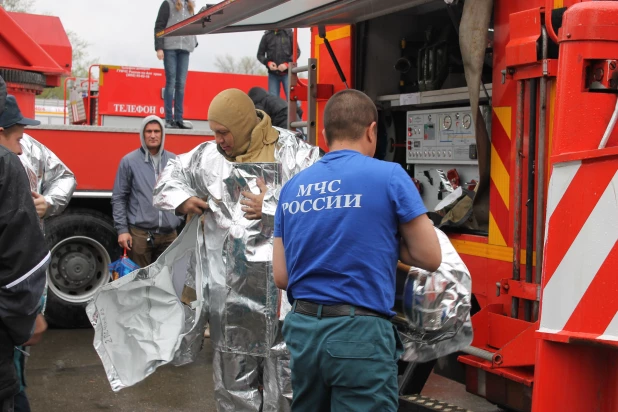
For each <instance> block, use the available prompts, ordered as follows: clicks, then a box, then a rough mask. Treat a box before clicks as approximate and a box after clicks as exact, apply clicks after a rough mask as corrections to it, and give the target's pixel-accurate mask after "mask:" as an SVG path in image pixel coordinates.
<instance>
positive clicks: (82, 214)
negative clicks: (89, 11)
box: [0, 7, 268, 327]
mask: <svg viewBox="0 0 618 412" xmlns="http://www.w3.org/2000/svg"><path fill="white" fill-rule="evenodd" d="M0 56H2V58H1V59H0V76H2V77H3V78H4V80H5V81H6V82H7V85H8V89H9V93H11V94H13V95H15V96H16V98H17V100H18V103H19V106H20V108H21V110H22V112H23V114H24V116H27V117H32V118H33V117H34V116H35V98H36V96H37V95H38V94H40V93H41V91H42V90H43V88H44V87H58V86H64V87H65V94H66V109H63V110H64V113H60V115H63V116H64V121H63V123H64V124H63V125H57V124H54V125H42V126H40V127H36V128H30V129H28V131H27V133H29V134H30V135H32V136H33V137H34V138H35V139H37V140H39V141H40V142H42V143H43V144H45V145H46V146H47V147H49V148H50V149H51V150H52V151H53V152H54V153H55V154H56V155H57V156H58V157H59V158H60V159H62V161H63V162H64V163H66V165H67V166H68V167H69V168H70V169H71V170H72V171H73V172H74V173H75V176H76V179H77V183H78V185H77V190H76V192H75V194H74V196H73V199H72V201H71V203H70V204H69V207H68V208H67V210H66V211H65V212H64V213H63V214H62V215H60V216H58V217H54V218H51V219H48V220H47V221H46V237H47V239H48V242H49V246H50V248H51V250H52V254H53V255H55V257H57V258H59V259H60V262H64V263H65V264H62V265H52V267H50V270H49V273H48V280H49V282H48V283H49V293H48V305H47V309H46V316H47V318H48V320H49V321H50V323H52V324H54V325H56V326H60V327H85V326H89V322H88V319H87V317H86V315H85V311H84V307H85V305H86V303H87V302H88V300H89V299H90V298H91V297H92V296H93V295H94V293H95V292H96V291H97V290H98V288H99V287H101V286H102V285H103V284H105V283H106V282H108V281H109V276H108V270H107V265H108V264H109V263H110V262H111V261H113V260H115V259H116V258H117V257H118V256H119V253H120V250H119V249H118V243H117V235H116V232H115V230H114V226H113V221H112V219H111V205H110V197H111V190H112V187H113V183H114V178H115V174H116V170H117V167H118V164H119V163H120V159H121V158H122V157H123V156H124V155H125V154H127V153H129V152H130V151H132V150H135V148H136V147H138V145H139V137H138V136H139V135H138V131H139V130H138V127H139V125H140V124H141V121H142V119H143V118H144V117H145V116H147V115H151V114H156V115H159V116H162V114H163V92H162V91H163V88H164V85H165V76H164V72H163V69H151V68H138V67H123V66H113V65H103V64H101V65H96V66H94V67H92V68H91V70H90V72H91V74H92V76H91V77H90V78H89V79H81V80H80V81H74V80H75V79H72V78H70V77H67V76H70V73H71V44H70V43H69V40H68V38H67V36H66V33H65V30H64V28H63V27H62V23H61V22H60V20H59V19H58V18H57V17H52V16H39V15H32V14H24V13H10V12H6V11H5V10H4V9H3V8H2V7H0ZM71 84H73V85H74V86H73V87H71ZM67 85H68V86H69V87H67ZM254 86H259V87H263V88H267V87H268V86H267V78H266V77H265V76H251V75H239V74H226V73H207V72H193V71H191V72H189V74H188V77H187V87H186V92H185V105H184V109H185V118H186V119H187V120H188V121H191V122H192V123H193V126H194V129H193V130H190V131H188V130H171V131H170V130H168V131H167V138H166V149H167V150H170V151H172V152H174V153H185V152H188V151H190V150H191V149H193V148H194V147H195V146H197V145H198V144H199V143H201V142H203V141H205V140H209V139H212V138H213V137H212V133H211V131H210V129H209V128H208V122H207V119H206V114H207V113H208V105H209V103H210V101H211V100H212V98H213V97H214V96H215V95H216V94H217V93H219V92H220V91H221V90H224V89H227V88H231V87H235V88H239V89H242V90H245V91H248V90H249V89H250V88H252V87H254ZM53 260H56V259H55V258H54V259H53Z"/></svg>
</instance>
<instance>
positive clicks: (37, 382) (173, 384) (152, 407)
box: [26, 329, 499, 412]
mask: <svg viewBox="0 0 618 412" xmlns="http://www.w3.org/2000/svg"><path fill="white" fill-rule="evenodd" d="M93 336H94V332H93V330H91V329H77V330H61V329H50V330H48V331H47V332H46V333H45V335H44V337H43V340H42V342H41V343H40V344H39V345H37V346H34V347H32V349H31V355H30V357H29V358H28V362H27V364H26V378H27V383H28V387H27V390H26V393H27V394H28V398H29V399H30V404H31V407H32V411H33V412H39V411H44V412H73V411H76V412H90V411H93V412H96V411H114V412H133V411H145V412H167V411H174V412H176V411H177V412H184V411H187V412H188V411H191V412H195V411H200V412H215V411H216V408H215V403H214V393H213V376H212V348H211V346H210V340H208V339H207V340H206V342H205V345H204V349H203V350H202V351H201V352H200V354H199V356H198V359H197V360H196V361H195V362H194V363H192V364H190V365H185V366H181V367H175V366H164V367H161V368H159V369H158V370H157V371H156V372H155V373H154V374H153V375H151V376H150V377H148V378H147V379H146V380H145V381H143V382H140V383H139V384H137V385H135V386H133V387H130V388H126V389H123V390H121V391H119V392H117V393H116V392H113V391H112V390H111V387H110V385H109V382H108V380H107V377H106V376H105V371H104V369H103V366H102V364H101V361H100V359H99V357H98V355H97V353H96V352H95V350H94V347H93V346H92V340H93ZM422 394H423V395H425V396H429V397H431V398H435V399H440V400H442V401H446V402H448V403H451V404H455V405H458V406H461V407H464V408H466V409H468V410H472V411H474V412H497V411H498V410H499V409H498V408H496V407H495V406H493V405H491V404H489V403H488V402H486V401H485V400H484V399H481V398H479V397H477V396H474V395H470V394H468V393H467V392H466V391H465V388H464V387H463V385H460V384H458V383H455V382H453V381H450V380H447V379H445V378H442V377H440V376H437V375H432V376H431V377H430V378H429V380H428V382H427V384H426V385H425V389H424V390H423V393H422Z"/></svg>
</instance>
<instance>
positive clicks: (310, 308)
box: [294, 300, 389, 319]
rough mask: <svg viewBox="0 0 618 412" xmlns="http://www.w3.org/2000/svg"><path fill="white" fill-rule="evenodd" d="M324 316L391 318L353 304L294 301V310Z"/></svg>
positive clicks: (304, 313) (303, 313)
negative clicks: (321, 303) (320, 303)
mask: <svg viewBox="0 0 618 412" xmlns="http://www.w3.org/2000/svg"><path fill="white" fill-rule="evenodd" d="M320 308H321V309H322V312H321V314H320V316H321V317H324V318H337V317H341V316H374V317H376V318H383V319H389V318H388V317H387V316H385V315H382V314H381V313H378V312H374V311H372V310H369V309H365V308H360V307H358V306H352V305H318V304H317V303H312V302H307V301H306V300H296V301H294V312H296V313H300V314H302V315H309V316H315V317H318V313H319V312H320Z"/></svg>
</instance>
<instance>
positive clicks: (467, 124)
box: [463, 114, 472, 129]
mask: <svg viewBox="0 0 618 412" xmlns="http://www.w3.org/2000/svg"><path fill="white" fill-rule="evenodd" d="M471 125H472V117H471V116H470V115H469V114H467V115H465V116H464V117H463V127H464V129H469V128H470V126H471Z"/></svg>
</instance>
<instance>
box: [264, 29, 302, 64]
mask: <svg viewBox="0 0 618 412" xmlns="http://www.w3.org/2000/svg"><path fill="white" fill-rule="evenodd" d="M293 42H294V34H293V33H292V30H290V29H285V30H267V31H266V32H265V33H264V35H263V36H262V40H261V41H260V47H259V48H258V52H257V59H258V60H259V61H260V62H261V63H262V64H263V65H264V66H266V68H268V62H274V63H275V64H276V65H277V66H278V65H280V64H281V63H289V62H291V61H292V60H293V59H292V44H293ZM299 56H300V47H298V55H297V56H296V58H298V57H299Z"/></svg>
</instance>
